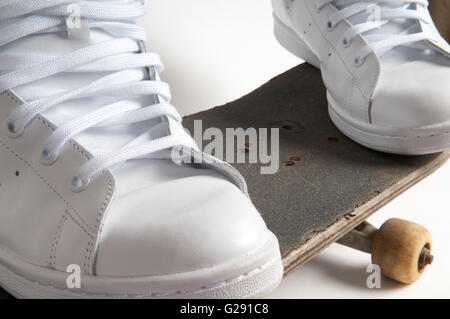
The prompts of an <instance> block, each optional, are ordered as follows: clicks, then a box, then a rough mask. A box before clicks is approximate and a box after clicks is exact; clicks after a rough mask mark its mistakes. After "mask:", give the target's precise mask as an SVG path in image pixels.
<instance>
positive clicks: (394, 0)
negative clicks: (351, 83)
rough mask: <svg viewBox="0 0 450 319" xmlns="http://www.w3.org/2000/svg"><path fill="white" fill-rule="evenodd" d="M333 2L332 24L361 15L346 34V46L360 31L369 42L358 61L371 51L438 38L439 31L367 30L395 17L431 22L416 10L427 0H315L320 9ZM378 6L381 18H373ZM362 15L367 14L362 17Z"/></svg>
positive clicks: (362, 60)
mask: <svg viewBox="0 0 450 319" xmlns="http://www.w3.org/2000/svg"><path fill="white" fill-rule="evenodd" d="M328 4H334V5H335V6H336V8H338V10H337V11H336V12H335V13H333V14H331V16H330V17H329V20H328V21H329V24H330V25H332V26H333V27H334V28H335V27H336V26H337V25H338V24H340V23H341V22H342V21H344V20H346V19H350V18H352V17H355V16H360V20H364V21H362V22H361V21H360V22H359V23H354V24H353V26H352V28H350V29H348V30H347V31H346V32H345V34H344V37H343V44H344V46H348V44H349V43H351V42H352V40H353V39H354V38H355V37H356V36H357V35H359V34H361V35H363V36H364V37H365V39H366V40H367V41H368V46H366V47H364V48H363V49H361V50H360V51H359V52H358V53H357V57H356V58H355V65H358V66H359V65H361V64H362V63H364V60H365V58H366V57H367V56H368V55H370V54H371V53H372V52H375V53H376V54H378V55H381V54H383V53H385V52H387V51H389V50H391V49H393V48H395V47H398V46H404V45H411V44H412V43H414V42H418V41H432V42H434V41H438V34H434V33H430V32H425V31H418V32H416V33H412V34H406V33H401V34H386V33H381V34H368V33H370V32H371V31H374V30H376V29H378V28H380V27H381V26H383V25H385V24H387V23H390V22H392V21H394V20H396V19H401V20H415V21H421V22H424V23H427V24H429V23H432V21H431V20H430V17H429V16H428V15H425V14H424V13H422V12H420V11H418V10H416V8H415V7H412V6H413V5H414V6H423V7H427V6H428V1H427V0H315V7H316V9H317V10H318V12H320V10H322V9H323V8H324V7H325V6H326V5H328ZM373 6H377V10H378V14H379V17H378V18H379V21H373V17H371V13H370V9H371V8H373ZM362 17H365V19H363V18H362Z"/></svg>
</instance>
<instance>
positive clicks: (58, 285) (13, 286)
mask: <svg viewBox="0 0 450 319" xmlns="http://www.w3.org/2000/svg"><path fill="white" fill-rule="evenodd" d="M270 235H271V236H270V240H269V242H268V243H266V244H265V245H264V247H262V248H261V249H259V250H258V251H256V252H254V253H253V254H250V255H249V256H244V257H242V258H241V259H237V260H234V261H231V262H229V263H226V264H224V265H218V266H214V267H211V268H207V269H201V270H198V271H193V272H188V273H180V274H172V275H162V276H152V277H132V278H122V277H121V278H115V277H99V276H87V275H83V276H81V288H75V289H69V288H67V284H66V281H67V278H68V276H69V275H70V274H68V273H65V272H61V271H57V270H52V269H48V268H45V267H41V266H36V265H33V264H30V263H28V262H25V261H23V260H21V259H19V258H18V257H17V256H14V255H13V254H12V253H10V252H8V251H7V250H5V249H2V248H0V285H1V286H2V287H3V288H4V289H5V290H7V291H8V292H9V293H10V294H12V295H13V296H15V297H17V298H39V299H43V298H45V299H47V298H48V299H51V298H58V299H71V298H75V299H84V298H89V299H94V298H99V299H110V298H124V299H131V298H144V299H158V298H177V299H184V298H196V299H197V298H198V299H209V298H214V299H238V298H258V297H262V296H265V295H267V294H268V293H270V292H271V291H273V290H274V289H275V288H276V287H277V286H278V285H279V283H280V282H281V280H282V277H283V266H282V263H281V256H280V252H279V248H278V241H277V239H276V238H275V236H274V235H273V234H270ZM212 278H216V280H217V281H216V282H211V280H212Z"/></svg>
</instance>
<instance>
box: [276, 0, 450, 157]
mask: <svg viewBox="0 0 450 319" xmlns="http://www.w3.org/2000/svg"><path fill="white" fill-rule="evenodd" d="M272 3H273V8H274V16H275V34H276V37H277V39H278V40H279V42H280V43H281V44H282V45H283V46H284V47H286V48H287V49H288V50H289V51H291V52H292V53H294V54H295V55H297V56H299V57H301V58H302V59H304V60H306V61H307V62H309V63H311V64H313V65H315V66H316V67H318V68H320V69H321V70H322V77H323V80H324V82H325V86H326V88H327V91H328V102H329V112H330V115H331V118H332V120H333V121H334V123H335V124H336V126H337V127H338V128H339V129H340V130H341V131H342V132H343V133H344V134H346V135H347V136H349V137H350V138H352V139H353V140H355V141H357V142H359V143H361V144H363V145H365V146H367V147H370V148H373V149H376V150H380V151H385V152H390V153H398V154H425V153H434V152H439V151H442V150H446V149H449V148H450V90H449V87H450V47H449V45H448V44H447V42H446V41H445V40H444V39H443V38H442V37H441V36H440V35H439V33H438V31H437V30H436V27H435V26H434V24H433V21H432V20H431V17H430V15H429V12H428V9H427V5H428V1H427V0H390V1H378V0H364V1H362V0H272Z"/></svg>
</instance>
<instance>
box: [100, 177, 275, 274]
mask: <svg viewBox="0 0 450 319" xmlns="http://www.w3.org/2000/svg"><path fill="white" fill-rule="evenodd" d="M270 234H271V233H270V232H269V231H268V229H267V227H266V225H265V223H264V221H263V220H262V218H261V217H260V215H259V214H258V212H257V211H256V209H255V208H254V206H253V204H252V203H251V201H250V200H249V199H248V198H247V197H246V196H245V195H244V194H243V193H242V192H241V191H240V190H239V189H238V188H237V187H235V186H234V185H233V184H231V183H230V182H228V181H225V180H223V179H222V178H219V177H215V176H192V177H188V178H184V179H179V180H175V181H170V182H166V183H162V184H159V185H157V186H154V187H151V188H145V189H141V190H138V191H134V192H132V193H130V194H127V195H124V196H122V197H120V198H118V199H116V201H115V202H114V203H113V206H112V207H111V209H110V211H109V213H108V215H107V218H106V222H105V224H104V226H103V230H102V233H101V237H100V242H99V249H98V254H97V259H96V274H97V275H102V276H154V275H165V274H175V273H183V272H190V271H195V270H199V269H204V268H209V267H213V266H216V265H219V264H221V263H226V262H229V261H232V260H234V259H238V258H244V257H245V256H246V255H248V254H249V253H251V252H254V251H255V250H257V249H259V248H261V247H262V246H263V245H264V244H265V243H266V242H267V241H268V240H269V236H270Z"/></svg>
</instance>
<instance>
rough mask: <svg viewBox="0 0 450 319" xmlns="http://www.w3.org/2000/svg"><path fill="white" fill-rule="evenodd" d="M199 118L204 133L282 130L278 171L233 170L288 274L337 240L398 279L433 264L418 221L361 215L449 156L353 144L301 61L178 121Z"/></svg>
mask: <svg viewBox="0 0 450 319" xmlns="http://www.w3.org/2000/svg"><path fill="white" fill-rule="evenodd" d="M196 120H202V126H203V129H204V130H206V129H207V128H217V129H219V130H220V131H222V132H225V131H226V129H227V128H242V129H244V130H246V129H248V128H257V129H259V128H267V129H269V128H270V131H271V130H272V129H273V128H275V129H278V134H279V160H280V166H279V169H278V171H277V172H276V173H275V174H261V167H263V166H265V164H261V163H249V162H250V161H246V162H245V163H239V164H233V166H234V167H235V168H236V169H237V170H238V171H239V172H240V173H241V174H242V175H243V176H244V178H245V179H246V181H247V184H248V191H249V194H250V197H251V199H252V201H253V203H254V205H255V206H256V208H257V209H258V210H259V212H260V213H261V215H262V217H263V218H264V220H265V221H266V223H267V226H268V228H269V229H271V230H272V231H273V232H274V234H275V235H276V236H277V237H278V239H279V242H280V248H281V253H282V257H283V265H284V271H285V275H288V274H290V273H292V272H293V271H294V270H295V269H297V268H298V267H300V266H301V265H303V264H305V263H306V262H308V261H309V260H310V259H311V258H313V257H314V256H316V255H317V254H318V253H319V252H321V251H322V250H324V249H325V248H327V247H328V246H330V245H331V244H332V243H334V242H339V243H341V244H344V245H347V246H350V247H352V248H355V249H358V250H361V251H364V252H367V253H370V254H372V262H373V264H377V265H379V266H380V268H381V271H382V273H383V274H384V275H386V276H387V277H390V278H392V279H395V280H397V281H400V282H403V283H412V282H414V281H416V280H417V279H418V278H419V277H420V275H421V274H422V272H423V271H424V270H425V268H426V266H427V265H428V264H430V263H431V262H432V261H433V256H432V254H431V252H430V250H431V236H430V234H429V232H428V231H427V230H426V229H425V228H424V227H422V226H420V225H417V224H415V223H412V222H409V221H404V220H399V219H391V220H388V221H387V222H386V223H385V224H384V225H383V226H382V227H381V228H380V229H377V228H375V227H374V226H372V225H370V224H369V223H368V222H366V221H365V220H366V219H367V218H368V217H369V216H371V215H372V214H374V213H375V212H376V211H377V210H378V209H380V208H381V207H382V206H383V205H385V204H387V203H388V202H390V201H391V200H393V199H394V198H396V197H397V196H399V195H400V194H401V193H403V192H404V191H406V190H407V189H408V188H410V187H411V186H413V185H414V184H416V183H418V182H419V181H421V180H422V179H424V178H425V177H427V176H428V175H429V174H431V173H433V172H434V171H435V170H436V169H438V168H439V167H440V166H442V165H443V164H444V163H445V162H446V161H447V159H448V158H449V153H448V152H446V153H440V154H432V155H423V156H398V155H392V154H386V153H381V152H376V151H372V150H370V149H367V148H365V147H363V146H360V145H359V144H357V143H355V142H353V141H352V140H350V139H349V138H347V137H346V136H344V135H343V134H342V133H341V132H340V131H339V130H338V129H337V128H336V127H335V126H334V125H333V123H332V121H331V120H330V118H329V115H328V103H327V100H326V90H325V87H324V85H323V84H322V79H321V75H320V71H319V70H317V69H316V68H314V67H312V66H310V65H308V64H306V63H305V64H301V65H300V66H298V67H296V68H294V69H292V70H290V71H288V72H286V73H284V74H282V75H280V76H278V77H276V78H275V79H273V80H271V81H270V82H268V83H266V84H265V85H263V86H262V87H261V88H259V89H257V90H255V91H254V92H252V93H250V94H249V95H247V96H244V97H242V98H241V99H239V100H237V101H235V102H232V103H229V104H227V105H224V106H220V107H216V108H213V109H210V110H207V111H204V112H200V113H197V114H194V115H190V116H188V117H186V118H184V123H183V124H184V126H185V127H186V128H187V129H189V130H190V132H193V130H194V128H195V127H194V123H195V121H196ZM224 134H225V133H224ZM267 140H268V142H267V145H269V144H270V138H267ZM260 145H261V141H259V142H258V143H253V144H252V143H250V142H249V140H248V139H246V143H244V145H241V146H239V145H238V143H236V145H235V148H234V150H233V151H234V152H236V153H241V154H242V153H244V154H245V155H246V156H247V159H248V156H250V155H249V154H250V152H251V151H252V148H257V147H258V146H260ZM267 145H266V147H267V148H268V149H269V150H270V149H271V147H270V146H267ZM212 155H214V154H212ZM236 158H237V157H236Z"/></svg>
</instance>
